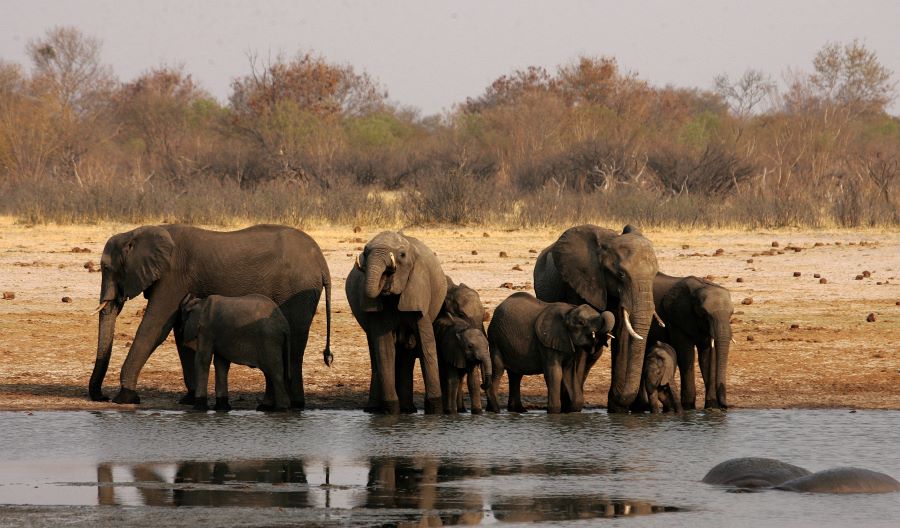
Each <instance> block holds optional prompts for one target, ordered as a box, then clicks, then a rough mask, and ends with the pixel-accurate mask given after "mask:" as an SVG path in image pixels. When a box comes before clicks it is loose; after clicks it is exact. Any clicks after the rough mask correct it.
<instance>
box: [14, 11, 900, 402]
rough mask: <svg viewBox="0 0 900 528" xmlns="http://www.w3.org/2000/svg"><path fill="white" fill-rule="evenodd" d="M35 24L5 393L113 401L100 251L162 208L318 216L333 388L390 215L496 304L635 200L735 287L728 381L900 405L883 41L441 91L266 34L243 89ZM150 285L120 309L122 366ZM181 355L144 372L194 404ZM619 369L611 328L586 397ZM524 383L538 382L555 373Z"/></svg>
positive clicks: (21, 67) (312, 358) (354, 337)
mask: <svg viewBox="0 0 900 528" xmlns="http://www.w3.org/2000/svg"><path fill="white" fill-rule="evenodd" d="M26 51H27V54H28V57H29V64H16V63H12V62H8V61H4V60H3V58H2V57H0V215H5V216H2V217H0V288H2V290H3V291H4V292H8V293H9V295H4V297H5V298H4V299H2V300H0V408H14V409H37V408H86V409H96V408H105V407H106V406H107V405H106V404H99V403H93V402H89V401H87V399H86V394H85V393H86V385H87V380H88V377H89V373H90V370H91V367H92V365H93V359H94V354H95V350H96V331H97V329H96V317H92V316H91V315H89V312H90V310H91V309H92V308H93V307H94V306H96V299H97V294H98V284H99V274H96V273H91V270H90V266H88V267H85V266H86V265H87V264H88V262H92V263H93V264H95V265H96V264H97V263H98V262H99V257H100V252H101V251H102V247H103V244H104V242H105V241H106V239H107V238H108V237H109V236H111V235H112V234H114V233H117V232H121V231H125V230H128V229H130V228H132V227H133V226H134V225H138V224H145V223H159V222H187V223H194V224H201V225H207V226H211V227H212V228H216V229H220V228H226V227H227V228H231V227H238V226H241V225H247V224H253V223H260V222H275V223H283V224H287V225H292V226H298V227H301V228H303V229H305V230H307V231H308V232H310V233H311V234H312V235H313V237H314V238H316V239H317V240H318V241H319V243H320V245H321V246H322V248H323V250H324V251H325V254H326V257H327V259H328V262H329V265H330V267H331V271H332V275H333V277H334V283H335V298H336V299H335V329H334V350H335V355H336V357H337V360H336V364H335V366H334V367H333V368H332V369H327V368H325V367H324V366H323V365H322V363H321V356H320V354H319V352H320V351H321V347H322V345H323V341H324V340H323V332H324V317H322V314H321V312H322V310H323V309H324V307H320V315H319V317H318V318H317V319H316V321H315V325H314V328H313V338H312V339H311V344H310V349H309V351H308V354H307V357H306V361H305V368H306V371H307V373H308V375H307V376H306V380H307V391H308V394H309V396H310V398H309V401H310V405H311V406H313V407H338V408H358V407H360V406H361V405H362V402H363V400H364V394H365V391H366V387H367V383H368V368H369V367H368V356H367V353H366V351H365V349H364V343H365V341H364V339H363V334H362V332H361V330H360V329H359V327H358V325H356V323H355V321H354V320H353V318H352V316H351V314H350V313H349V309H348V306H347V304H346V299H345V298H344V296H343V280H344V278H345V277H346V274H347V272H348V271H349V269H350V266H351V263H352V258H353V255H354V254H355V253H356V252H358V251H359V250H360V248H361V247H362V246H363V245H364V244H365V242H366V241H367V240H368V239H369V238H370V237H371V236H372V235H374V234H375V233H377V232H378V231H380V230H382V229H385V228H405V229H406V230H407V231H408V232H410V233H411V234H413V235H415V236H419V237H421V238H422V239H423V240H424V241H425V242H426V243H427V244H429V246H430V247H432V248H433V249H434V250H435V251H437V252H438V254H439V256H440V258H441V259H442V261H443V263H444V267H445V270H446V271H447V272H448V273H449V274H450V275H452V276H453V277H454V278H455V279H457V280H458V281H462V282H465V283H467V284H469V285H470V286H472V287H474V288H476V289H477V290H478V291H479V292H480V294H481V295H482V298H483V300H484V301H485V303H486V304H487V306H488V309H489V310H492V309H493V308H494V307H496V305H497V304H498V303H499V302H500V301H502V300H503V299H504V298H505V297H506V296H507V295H509V294H510V293H511V291H513V290H517V289H523V290H525V291H530V290H531V271H532V269H533V264H534V259H535V257H536V256H537V252H538V251H539V250H540V249H541V248H543V247H545V246H546V245H547V244H549V243H550V242H551V241H552V240H554V239H555V238H556V237H557V236H558V235H559V233H560V232H561V231H562V230H563V229H564V228H565V227H567V226H570V225H574V224H578V223H583V222H592V223H597V224H599V225H603V226H606V227H611V228H621V226H622V225H623V224H625V223H631V224H635V225H639V226H641V227H642V229H643V231H644V233H645V234H646V235H647V236H648V237H649V238H650V240H651V241H652V242H653V243H654V245H655V247H656V249H657V252H658V255H659V259H660V264H661V269H662V270H663V271H665V272H668V273H671V274H675V275H687V274H693V275H698V276H701V277H704V276H707V275H709V276H712V277H713V278H714V280H716V281H718V282H720V283H721V284H724V285H726V286H727V287H729V288H731V290H732V292H733V299H734V301H735V304H736V305H737V312H736V313H735V316H734V320H733V326H734V330H735V337H736V339H737V344H736V345H735V346H734V347H733V351H732V357H731V363H730V369H729V376H730V377H729V384H730V387H729V401H730V403H731V404H732V405H733V406H735V407H779V406H814V407H815V406H849V407H870V408H894V409H896V408H900V383H898V382H900V365H898V362H897V361H896V350H895V348H896V343H898V342H900V306H898V305H897V303H898V302H900V289H898V288H900V286H898V285H897V284H900V261H898V255H900V234H898V230H897V228H898V226H900V176H898V174H900V119H898V117H897V116H894V115H891V114H890V113H889V112H888V109H889V108H891V105H892V104H893V103H894V99H895V96H896V91H895V89H896V84H895V82H894V80H893V72H891V71H889V70H888V69H886V68H885V67H884V66H883V65H882V64H881V63H880V62H879V60H878V57H877V55H876V54H875V52H874V51H872V50H870V49H867V48H866V47H865V45H864V44H862V43H861V42H858V41H852V42H848V43H826V44H825V45H823V47H822V48H821V49H820V50H819V51H818V52H817V53H816V54H815V55H814V56H813V57H811V62H810V64H809V66H808V67H807V69H805V70H804V69H798V70H795V71H791V72H788V73H780V72H774V73H767V72H763V71H759V70H755V69H748V70H746V71H745V73H744V74H743V75H741V76H740V77H739V78H731V77H728V76H726V75H722V76H719V77H717V78H716V79H713V80H711V81H712V82H711V84H710V87H708V88H684V87H674V86H654V85H653V84H651V83H650V82H648V81H646V80H644V79H642V78H641V77H640V76H639V74H638V73H637V72H634V71H630V70H627V69H626V68H624V67H623V66H621V65H620V64H619V63H618V62H617V61H616V59H615V58H614V57H577V58H575V59H574V60H573V61H572V62H570V63H567V64H563V65H560V66H559V67H557V68H555V69H546V68H542V67H528V68H524V69H521V70H517V71H513V72H510V73H507V74H505V75H501V76H499V77H498V78H497V79H496V80H495V81H494V82H492V83H491V84H490V85H489V86H487V87H485V88H484V90H483V92H482V93H480V94H473V96H472V97H470V98H468V99H466V100H465V101H461V102H459V104H457V105H456V106H455V107H454V108H453V109H452V110H450V111H448V112H446V113H444V114H442V115H434V116H423V115H421V114H420V113H419V112H418V111H416V110H415V109H410V108H407V107H404V106H402V105H400V104H397V103H395V102H392V101H391V100H390V99H389V97H388V94H387V92H386V90H385V89H384V88H383V87H382V86H381V85H380V84H379V82H378V81H377V80H376V79H374V78H372V77H371V76H370V75H369V74H367V73H366V72H361V71H358V70H357V69H355V68H354V67H353V66H351V65H343V64H335V63H333V62H330V61H328V60H327V58H325V57H322V56H320V55H318V54H316V53H315V52H312V51H302V52H298V53H295V54H290V55H288V54H285V55H279V56H275V57H274V58H271V59H268V60H264V59H261V58H259V57H257V56H254V55H252V54H251V55H250V56H248V65H247V70H246V72H245V73H244V74H243V75H240V76H238V77H237V78H235V79H234V81H233V83H232V85H231V91H230V95H229V97H228V99H227V101H219V100H216V99H215V98H213V97H212V96H211V95H210V94H209V93H208V92H206V91H205V90H204V88H203V87H202V86H199V85H198V84H197V83H196V82H195V81H194V80H193V78H192V77H191V74H190V72H187V71H185V70H184V68H182V67H179V66H173V65H156V66H153V65H148V69H147V70H146V71H144V73H142V74H141V75H139V76H138V77H137V78H134V79H128V80H125V79H119V78H118V77H117V76H116V75H115V73H114V72H113V71H112V69H111V68H110V67H108V66H106V65H105V63H104V61H103V54H102V43H101V42H100V41H99V40H97V39H95V38H93V37H91V36H90V35H85V34H83V33H81V32H80V31H79V30H77V29H75V28H71V27H57V28H52V29H50V30H48V31H47V32H46V33H45V34H43V35H40V36H36V38H34V39H33V40H31V41H30V42H28V43H27V48H26ZM354 227H358V229H354ZM773 241H777V242H779V245H778V246H777V247H773V246H772V242H773ZM76 249H77V251H76ZM718 249H721V250H723V251H722V252H717V251H716V250H718ZM501 252H503V253H504V254H505V255H506V256H505V257H502V256H500V255H501ZM717 253H718V254H717ZM798 274H799V275H798ZM795 275H796V276H795ZM857 276H858V277H859V278H858V279H857ZM6 297H9V298H6ZM751 299H752V302H751V301H750V300H751ZM745 300H746V302H748V303H750V304H742V301H745ZM143 302H144V301H143V300H142V299H137V300H134V301H131V302H129V303H128V304H127V305H126V308H125V311H124V312H123V314H122V316H120V318H119V323H118V326H117V329H116V331H117V335H116V341H115V347H114V352H113V360H112V367H111V369H110V373H109V375H108V378H107V387H106V390H107V392H111V391H113V390H114V389H115V384H116V381H117V379H116V378H117V374H118V367H119V366H120V365H121V361H122V359H123V358H124V354H125V353H126V351H127V346H128V345H129V342H130V340H131V338H132V337H133V335H134V332H135V330H136V328H137V325H138V323H139V321H140V309H141V308H142V303H143ZM870 320H871V321H870ZM232 376H233V383H232V388H233V391H234V392H235V393H236V396H238V397H239V398H241V399H238V400H237V401H236V402H235V403H236V407H238V408H253V407H254V406H255V398H256V397H257V396H256V395H257V393H258V391H259V390H261V386H262V385H261V384H262V377H261V375H259V372H258V371H251V370H249V369H245V368H237V367H236V368H234V369H232ZM180 380H181V376H180V368H179V365H178V361H177V355H176V354H175V352H174V347H173V344H172V342H171V341H167V342H166V343H164V345H163V346H162V347H161V348H160V349H159V350H158V351H157V352H156V353H155V354H154V355H153V356H152V358H151V360H150V362H149V363H148V365H147V367H146V368H145V369H144V371H143V373H142V376H141V378H140V382H139V390H140V392H141V394H142V397H143V400H144V405H146V406H150V407H154V408H176V407H177V405H176V404H175V401H176V400H177V396H178V394H179V393H180V392H181V391H182V386H181V381H180ZM608 383H609V358H608V355H604V358H603V359H602V360H601V362H600V364H599V365H598V366H597V367H596V369H595V371H594V372H593V373H592V376H591V378H590V379H589V382H588V391H587V402H588V403H589V405H594V406H598V405H604V404H605V400H606V390H607V387H608ZM420 389H421V387H420ZM525 391H526V396H527V397H528V402H529V403H530V404H531V405H538V406H539V405H540V404H541V402H542V400H543V397H542V393H543V388H542V381H541V380H540V379H538V378H535V379H531V380H529V381H528V382H527V383H526V385H525ZM110 407H112V406H110Z"/></svg>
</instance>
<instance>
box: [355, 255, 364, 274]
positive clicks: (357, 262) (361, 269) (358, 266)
mask: <svg viewBox="0 0 900 528" xmlns="http://www.w3.org/2000/svg"><path fill="white" fill-rule="evenodd" d="M356 269H358V270H359V271H365V270H364V269H363V266H362V262H360V261H359V254H357V255H356Z"/></svg>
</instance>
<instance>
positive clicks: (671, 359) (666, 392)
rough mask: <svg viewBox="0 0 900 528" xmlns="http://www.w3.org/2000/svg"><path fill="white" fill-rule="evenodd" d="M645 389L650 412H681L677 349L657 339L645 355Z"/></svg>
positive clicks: (643, 382)
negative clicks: (676, 383) (677, 376)
mask: <svg viewBox="0 0 900 528" xmlns="http://www.w3.org/2000/svg"><path fill="white" fill-rule="evenodd" d="M642 376H643V381H642V384H643V391H644V393H645V394H646V395H647V399H648V401H649V404H650V412H651V413H654V414H658V413H660V412H669V411H675V412H676V413H680V412H681V401H679V399H678V396H677V395H676V394H675V349H674V348H672V347H671V346H669V345H667V344H666V343H662V342H660V341H657V342H656V343H654V345H653V346H652V347H650V349H649V350H648V351H647V355H646V356H644V372H643V374H642Z"/></svg>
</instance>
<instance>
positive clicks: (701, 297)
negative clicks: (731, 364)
mask: <svg viewBox="0 0 900 528" xmlns="http://www.w3.org/2000/svg"><path fill="white" fill-rule="evenodd" d="M659 306H660V311H661V312H662V313H664V314H667V317H672V318H673V320H675V319H677V320H678V324H679V326H681V327H682V328H683V329H684V331H685V332H687V333H688V335H692V336H706V337H707V339H711V341H712V344H711V348H712V350H711V354H710V357H709V362H710V364H709V377H710V379H709V380H706V382H707V384H708V388H707V398H706V399H707V406H718V407H721V408H723V409H724V408H726V407H727V406H728V402H727V397H726V390H725V371H726V369H727V366H728V354H729V352H730V349H731V340H732V337H731V316H732V314H734V304H733V303H732V302H731V293H730V292H729V291H728V290H727V289H725V288H723V287H721V286H719V285H718V284H715V283H712V282H709V281H707V280H704V279H699V278H697V277H685V278H684V279H683V280H681V281H679V282H678V283H677V284H676V285H675V286H674V287H673V288H672V289H671V290H669V291H668V292H667V293H666V295H664V296H663V298H662V299H660V302H659ZM713 394H715V399H713V398H712V397H711V396H712V395H713Z"/></svg>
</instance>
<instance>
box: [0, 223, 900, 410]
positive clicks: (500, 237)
mask: <svg viewBox="0 0 900 528" xmlns="http://www.w3.org/2000/svg"><path fill="white" fill-rule="evenodd" d="M132 227H133V226H132V225H127V224H112V223H103V224H99V225H95V226H55V225H54V226H34V227H26V226H22V225H18V224H16V223H15V222H14V220H13V219H12V218H8V217H7V218H2V219H0V288H2V289H3V290H6V291H9V292H10V293H14V294H15V298H13V299H7V300H0V409H107V408H109V409H120V408H122V407H120V406H116V405H113V404H108V403H95V402H91V401H89V400H88V398H87V382H88V378H89V377H90V373H91V369H92V368H93V364H94V356H95V353H96V346H97V316H96V315H91V311H92V310H93V309H94V308H95V307H96V306H97V298H98V293H99V289H100V273H92V272H91V271H90V269H89V268H90V266H88V267H85V265H86V264H87V263H89V262H92V263H94V264H96V263H97V262H98V260H99V257H100V254H101V252H102V250H103V244H104V243H105V241H106V239H107V238H108V237H109V236H110V235H112V234H114V233H116V232H121V231H125V230H128V229H131V228H132ZM377 232H378V229H376V228H360V230H359V232H354V230H353V229H352V226H349V227H323V228H317V229H311V230H309V233H310V234H311V235H312V236H313V237H314V238H315V239H316V240H317V241H318V242H319V244H320V246H321V247H322V249H323V251H324V253H325V257H326V259H327V261H328V265H329V268H330V270H331V274H332V277H333V282H334V323H333V324H334V328H333V337H332V348H333V350H334V354H335V363H334V365H333V366H332V368H327V367H325V366H324V365H323V363H322V356H321V351H322V348H323V347H324V342H325V339H324V332H325V317H324V302H323V303H321V304H320V306H319V314H318V316H317V317H316V319H315V321H314V325H313V329H312V333H311V337H310V344H309V346H308V349H307V353H306V358H305V361H304V372H305V376H304V377H305V381H306V391H307V401H308V405H309V406H310V407H312V408H343V409H360V408H362V406H363V405H364V404H365V400H366V395H367V391H368V382H369V357H368V351H367V349H366V341H365V334H364V333H363V332H362V329H361V328H360V327H359V325H357V324H356V321H355V320H354V319H353V316H352V314H351V313H350V309H349V306H348V304H347V300H346V297H345V295H344V280H345V278H346V277H347V274H348V273H349V271H350V269H351V267H352V266H353V259H354V257H355V255H356V254H358V252H359V250H360V249H361V246H362V245H363V244H364V243H365V241H367V240H368V239H369V238H371V237H372V236H373V235H375V234H376V233H377ZM409 233H410V234H412V235H414V236H416V237H419V238H421V239H422V240H424V241H426V242H427V243H428V244H429V246H430V247H431V248H432V249H433V250H435V251H436V252H437V254H438V256H439V258H440V259H441V262H442V265H443V268H444V271H445V272H446V273H448V274H449V275H451V276H452V277H453V278H454V279H455V280H457V281H462V282H464V283H466V284H468V285H469V286H471V287H473V288H475V289H476V290H477V291H478V292H479V294H480V295H481V298H482V300H483V301H484V303H485V305H486V306H487V309H488V311H489V312H492V311H493V309H494V308H495V307H496V306H497V305H498V304H499V303H500V302H501V301H502V300H503V299H505V298H506V297H507V296H508V295H510V294H511V293H512V292H513V291H517V290H524V291H527V292H531V293H533V288H532V280H533V279H532V272H533V269H534V262H535V259H536V257H537V252H538V251H539V250H540V249H541V248H543V247H545V246H546V245H548V244H549V243H551V242H552V241H553V240H555V239H556V237H558V236H559V233H560V229H558V228H545V229H513V230H499V229H490V228H488V229H485V228H482V227H479V228H465V227H441V228H438V227H435V228H424V229H411V230H409ZM645 235H646V236H647V237H648V238H649V239H650V240H651V241H652V242H653V244H654V247H655V248H656V252H657V255H658V257H659V261H660V267H661V269H662V270H663V271H665V272H668V273H670V274H673V275H687V274H699V275H701V276H710V277H711V278H712V279H713V280H715V281H717V282H719V283H720V284H723V285H725V286H727V287H728V288H729V289H730V290H731V292H732V298H733V300H734V303H735V306H736V312H735V314H734V318H733V320H732V327H733V329H734V337H735V340H736V344H735V345H733V346H732V351H731V355H730V360H729V370H728V384H729V389H728V390H729V403H730V404H731V405H732V407H734V408H761V407H762V408H771V407H775V408H780V407H851V408H889V409H898V408H900V363H898V361H897V350H896V344H897V343H898V342H900V261H898V259H897V255H898V254H900V233H897V232H896V231H886V230H880V229H879V230H873V229H870V230H852V231H850V230H778V231H747V230H724V229H719V230H713V231H708V230H672V229H649V230H645ZM773 242H777V243H778V246H777V247H773V245H772V244H773ZM719 250H722V251H719ZM501 252H502V253H503V254H505V255H506V256H501ZM798 273H799V276H795V275H797V274H798ZM857 277H859V278H858V279H857ZM822 279H825V282H824V283H823V282H822ZM64 297H66V298H69V301H70V302H65V301H63V298H64ZM747 299H750V300H752V303H751V304H742V303H743V302H750V301H745V300H747ZM145 302H146V301H145V300H144V299H143V298H140V297H139V298H137V299H135V300H132V301H130V302H128V303H127V304H126V305H125V309H124V310H123V311H122V315H120V317H119V321H118V324H117V327H116V336H115V342H114V346H113V356H112V361H111V363H110V370H109V373H108V374H107V378H106V384H105V390H106V392H107V393H108V394H111V393H114V391H115V390H116V389H117V387H118V374H119V367H120V366H121V364H122V361H123V360H124V358H125V354H126V353H127V351H128V345H129V344H130V342H131V340H132V338H133V337H134V333H135V331H136V330H137V327H138V324H139V323H140V319H141V317H140V315H141V310H142V308H143V306H144V303H145ZM870 315H871V317H870ZM869 319H872V321H871V322H870V321H869ZM609 371H610V364H609V354H608V353H604V354H603V356H602V358H601V360H600V362H599V363H598V364H597V366H596V367H595V368H594V370H592V371H591V375H590V377H589V378H588V383H587V387H586V402H587V404H588V406H589V407H596V406H603V405H605V404H606V392H607V390H608V388H609ZM230 378H231V379H230V388H231V392H232V404H233V405H234V406H235V408H238V409H253V408H255V406H256V403H257V399H258V398H261V392H262V390H263V387H264V382H263V377H262V375H261V374H260V372H259V371H258V370H252V369H249V368H247V367H241V366H239V365H235V366H233V367H232V369H231V372H230ZM697 379H698V380H699V379H700V376H699V373H698V374H697ZM416 381H417V394H418V395H419V398H421V394H422V393H423V392H424V389H423V387H422V385H421V376H420V375H419V374H418V373H417V374H416ZM210 383H211V384H212V380H210ZM183 390H184V386H183V383H182V381H181V367H180V364H179V362H178V355H177V353H176V351H175V345H174V342H173V341H172V338H171V337H170V338H169V339H168V340H167V341H166V342H165V343H164V344H163V345H162V346H160V348H159V349H158V350H157V351H156V352H155V353H154V354H153V356H151V358H150V361H149V362H148V363H147V365H146V367H145V368H144V370H143V372H142V374H141V377H140V379H139V382H138V391H139V393H140V394H141V398H142V403H141V407H143V408H159V409H178V408H181V407H179V406H178V405H177V403H176V402H177V400H178V397H179V396H180V395H181V394H182V392H183ZM523 391H524V394H525V397H526V398H525V400H526V404H527V405H530V406H533V407H541V406H542V405H544V404H545V402H546V389H545V387H544V383H543V379H542V378H541V377H540V376H530V377H526V378H525V381H524V382H523ZM500 392H501V402H505V393H506V380H505V378H504V380H503V381H502V386H501V391H500ZM420 408H421V402H420Z"/></svg>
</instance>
